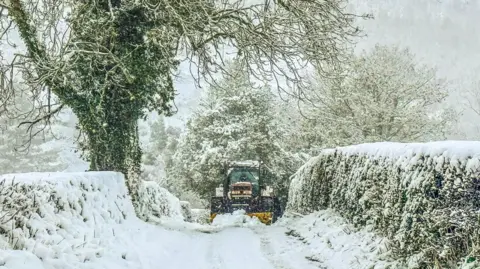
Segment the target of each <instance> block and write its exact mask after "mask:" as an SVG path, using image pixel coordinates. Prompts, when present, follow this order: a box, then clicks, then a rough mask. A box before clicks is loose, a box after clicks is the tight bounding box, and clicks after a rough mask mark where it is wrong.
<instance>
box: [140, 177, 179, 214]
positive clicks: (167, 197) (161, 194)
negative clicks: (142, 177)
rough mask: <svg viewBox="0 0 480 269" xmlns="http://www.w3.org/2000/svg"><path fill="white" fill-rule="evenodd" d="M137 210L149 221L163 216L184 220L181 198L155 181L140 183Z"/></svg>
mask: <svg viewBox="0 0 480 269" xmlns="http://www.w3.org/2000/svg"><path fill="white" fill-rule="evenodd" d="M136 210H137V215H138V217H139V218H140V219H142V220H144V221H147V222H158V221H159V220H160V219H161V218H162V217H165V218H172V219H177V220H184V217H183V215H182V208H181V204H180V200H179V199H178V198H177V197H175V196H174V195H173V194H171V193H170V192H169V191H168V190H166V189H164V188H162V187H160V185H159V184H158V183H157V182H155V181H143V182H141V183H140V186H139V190H138V202H137V205H136Z"/></svg>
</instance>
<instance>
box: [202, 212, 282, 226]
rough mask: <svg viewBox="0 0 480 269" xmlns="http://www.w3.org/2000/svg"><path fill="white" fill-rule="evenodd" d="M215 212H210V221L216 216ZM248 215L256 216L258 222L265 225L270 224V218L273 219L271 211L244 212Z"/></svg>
mask: <svg viewBox="0 0 480 269" xmlns="http://www.w3.org/2000/svg"><path fill="white" fill-rule="evenodd" d="M217 215H218V214H217V213H212V214H210V223H212V222H213V220H214V219H215V217H216V216H217ZM245 215H247V216H250V217H257V218H258V220H260V222H262V223H263V224H266V225H270V224H272V219H273V214H272V212H257V213H247V214H245Z"/></svg>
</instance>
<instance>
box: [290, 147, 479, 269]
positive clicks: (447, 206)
mask: <svg viewBox="0 0 480 269" xmlns="http://www.w3.org/2000/svg"><path fill="white" fill-rule="evenodd" d="M479 164H480V142H469V141H463V142H461V141H445V142H430V143H414V144H413V143H412V144H404V143H388V142H384V143H372V144H362V145H356V146H349V147H343V148H336V149H327V150H323V151H322V152H321V153H320V155H319V156H317V157H314V158H312V159H311V160H310V161H309V162H307V163H306V164H305V165H304V166H303V167H302V168H300V169H299V170H298V171H297V173H296V174H295V175H294V176H293V179H292V183H291V187H290V192H289V201H288V205H287V212H297V213H302V214H307V213H311V212H314V211H318V210H323V209H327V208H331V209H333V210H335V211H337V212H339V213H340V214H341V215H342V216H343V217H345V218H347V219H348V220H350V221H351V222H352V223H353V224H355V225H356V226H357V227H363V226H370V227H372V228H373V229H374V230H375V231H376V232H377V233H379V234H381V235H383V236H385V237H386V238H388V239H389V242H390V244H389V248H391V249H390V253H391V254H392V255H390V258H391V259H396V260H400V261H404V262H405V264H406V266H407V267H408V268H433V267H434V266H440V265H442V266H443V268H459V267H462V268H475V267H477V268H478V266H479V263H478V260H479V258H480V251H479V249H478V246H479V245H480V225H479V209H480V171H479ZM437 268H440V267H437Z"/></svg>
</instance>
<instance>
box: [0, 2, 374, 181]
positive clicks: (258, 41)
mask: <svg viewBox="0 0 480 269" xmlns="http://www.w3.org/2000/svg"><path fill="white" fill-rule="evenodd" d="M0 8H1V13H0V14H1V15H0V16H1V17H0V21H1V24H0V27H1V28H0V33H3V34H2V35H1V37H2V39H1V41H2V42H3V43H2V45H8V44H11V40H10V38H11V36H12V35H14V34H15V33H18V34H19V35H20V37H21V40H22V45H24V46H25V49H26V52H23V53H16V54H15V55H14V57H12V59H11V61H8V62H7V61H6V59H5V58H4V59H2V65H1V66H0V70H2V74H8V76H7V77H6V80H7V81H9V82H12V81H13V80H14V79H17V74H21V76H22V77H21V80H22V81H23V83H25V84H26V85H28V86H29V90H30V91H31V92H33V93H35V94H36V96H38V99H39V100H43V101H44V103H42V104H41V105H40V106H39V107H38V108H37V110H38V111H40V112H41V113H39V114H38V115H35V116H34V117H33V119H32V120H30V121H28V122H26V124H28V125H34V124H36V123H40V122H47V123H48V121H49V119H50V118H51V117H52V115H54V114H55V113H58V112H59V111H60V110H61V109H62V108H63V107H64V106H69V107H70V108H71V109H72V110H73V112H74V113H75V114H76V115H77V117H78V118H79V125H80V126H79V127H80V129H81V130H82V131H83V132H84V133H85V134H86V137H87V141H86V143H87V144H86V146H85V148H84V150H88V152H89V158H90V162H91V169H92V170H115V171H121V172H124V173H125V174H128V173H130V172H128V171H130V170H129V169H127V168H128V167H129V166H136V167H137V168H138V164H137V165H135V163H137V162H138V160H139V156H141V151H140V149H139V146H138V132H137V129H138V126H137V125H136V121H137V120H138V119H139V118H141V117H144V116H145V113H146V111H148V110H157V111H159V112H163V113H166V114H167V115H168V114H170V113H171V112H172V104H171V102H172V101H173V99H174V96H175V89H174V87H173V78H174V76H175V73H176V69H177V67H178V64H179V62H181V61H182V59H179V56H183V57H185V58H184V60H187V61H188V62H190V64H191V65H190V67H191V71H192V75H193V76H194V77H195V81H196V83H197V85H198V86H200V83H201V82H202V81H205V82H207V83H209V84H212V83H213V84H215V83H216V79H215V78H216V77H215V76H216V75H217V74H219V75H221V76H222V77H223V78H225V77H228V76H229V73H228V70H227V69H226V68H225V65H224V58H225V56H224V55H225V53H226V51H228V50H232V51H233V53H234V54H235V55H238V56H239V57H238V58H239V61H241V62H243V63H244V64H245V66H247V68H248V71H249V74H250V76H251V78H252V79H253V78H256V79H261V80H263V81H265V80H267V81H271V82H273V83H275V84H276V85H277V87H278V89H279V90H281V91H285V92H288V93H289V94H292V95H294V96H295V97H297V98H299V99H303V98H305V97H306V95H305V94H304V90H305V89H306V85H305V84H304V79H303V78H304V76H305V74H306V73H307V71H308V69H309V68H311V67H314V68H315V69H316V70H319V74H320V75H321V76H322V77H325V78H327V77H328V78H331V77H335V76H336V75H337V74H338V71H339V69H338V67H339V65H340V64H341V63H342V62H344V61H347V60H348V55H349V54H350V45H351V43H352V42H354V39H355V37H357V36H359V34H360V31H359V29H358V28H357V27H355V26H354V22H355V19H356V18H359V17H362V18H366V17H367V16H366V15H363V16H357V15H355V14H349V13H347V12H346V1H345V0H272V1H270V0H265V1H257V2H252V3H249V1H246V0H215V1H212V0H137V1H133V0H123V1H122V0H99V1H88V0H76V1H73V0H24V1H21V0H0ZM14 30H16V31H14ZM8 84H10V86H9V87H6V90H5V91H4V92H3V94H2V101H7V100H9V98H10V97H9V96H10V95H11V94H12V93H13V92H15V91H14V89H13V87H12V86H11V85H13V84H12V83H8ZM253 85H254V84H253V82H252V86H253ZM54 97H55V98H54ZM134 156H135V157H134ZM134 170H135V169H134ZM134 173H137V174H138V171H136V172H134Z"/></svg>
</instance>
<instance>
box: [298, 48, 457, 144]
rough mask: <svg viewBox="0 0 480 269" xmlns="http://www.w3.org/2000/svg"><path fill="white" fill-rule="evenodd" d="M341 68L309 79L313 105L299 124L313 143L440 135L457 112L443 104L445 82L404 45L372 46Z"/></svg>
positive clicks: (418, 138)
mask: <svg viewBox="0 0 480 269" xmlns="http://www.w3.org/2000/svg"><path fill="white" fill-rule="evenodd" d="M346 70H347V71H348V75H347V76H346V77H345V78H343V79H339V80H333V81H328V83H325V81H322V80H321V79H318V78H317V79H313V80H312V89H313V90H312V91H311V92H312V93H315V96H314V97H312V98H314V99H315V100H317V103H318V104H317V108H315V109H313V110H312V111H310V114H309V116H310V118H311V120H307V121H306V125H305V126H304V127H305V130H306V131H307V132H309V135H306V137H308V138H310V140H312V141H314V142H315V143H316V144H317V146H321V145H324V146H329V147H331V146H339V145H348V144H356V143H365V142H379V141H397V142H418V141H425V140H426V141H428V140H431V139H444V138H445V135H446V134H447V133H448V132H449V131H450V127H451V125H452V124H453V123H454V122H455V120H456V117H457V116H458V115H457V113H456V112H455V111H454V110H453V109H450V108H448V107H446V106H445V104H444V103H443V102H444V101H445V98H446V97H447V96H448V89H447V87H446V83H445V81H444V80H442V79H440V78H438V77H437V74H436V70H435V69H434V68H430V67H428V66H424V65H419V64H417V63H416V61H415V58H414V55H413V54H412V53H411V52H410V51H409V50H408V49H400V48H398V47H396V46H380V45H377V46H376V47H375V48H374V49H373V50H372V51H370V52H368V53H364V54H363V55H362V56H360V57H356V58H355V61H353V62H352V63H351V64H350V65H348V66H347V67H346ZM440 105H441V106H440Z"/></svg>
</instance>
